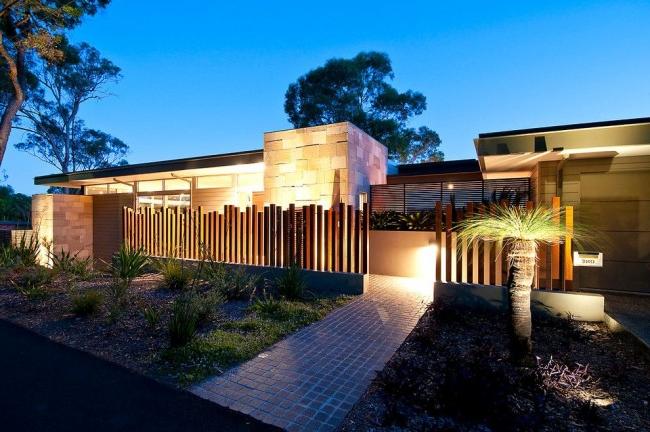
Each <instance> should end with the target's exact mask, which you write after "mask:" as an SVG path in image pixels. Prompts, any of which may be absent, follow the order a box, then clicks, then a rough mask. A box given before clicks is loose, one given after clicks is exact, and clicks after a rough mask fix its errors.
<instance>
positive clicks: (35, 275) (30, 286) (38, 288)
mask: <svg viewBox="0 0 650 432" xmlns="http://www.w3.org/2000/svg"><path fill="white" fill-rule="evenodd" d="M51 281H52V273H51V272H50V271H49V270H48V269H46V268H45V267H41V266H33V267H29V268H27V269H26V270H25V271H23V272H21V273H19V274H18V276H17V277H15V278H14V279H13V280H12V281H11V283H12V284H13V286H14V287H15V288H16V290H17V291H18V292H20V293H21V294H23V295H24V296H26V297H27V298H28V299H30V300H41V299H43V298H45V297H47V294H48V291H47V284H49V283H50V282H51Z"/></svg>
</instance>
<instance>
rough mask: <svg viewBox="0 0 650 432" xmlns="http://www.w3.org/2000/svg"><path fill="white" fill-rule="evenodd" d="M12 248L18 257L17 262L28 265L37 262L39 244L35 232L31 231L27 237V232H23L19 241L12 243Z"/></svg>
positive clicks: (33, 264)
mask: <svg viewBox="0 0 650 432" xmlns="http://www.w3.org/2000/svg"><path fill="white" fill-rule="evenodd" d="M12 248H13V249H14V253H15V254H16V257H17V258H18V264H20V265H22V266H25V267H30V266H35V265H36V264H37V263H38V251H39V249H40V244H39V243H38V235H37V234H36V232H33V233H32V235H31V236H29V238H28V236H27V233H23V235H22V236H21V237H20V241H18V243H17V244H15V245H13V246H12Z"/></svg>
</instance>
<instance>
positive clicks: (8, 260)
mask: <svg viewBox="0 0 650 432" xmlns="http://www.w3.org/2000/svg"><path fill="white" fill-rule="evenodd" d="M17 263H18V257H17V256H16V254H15V253H14V250H13V248H12V247H11V246H8V245H7V246H5V245H0V268H2V269H10V268H13V267H15V266H16V264H17Z"/></svg>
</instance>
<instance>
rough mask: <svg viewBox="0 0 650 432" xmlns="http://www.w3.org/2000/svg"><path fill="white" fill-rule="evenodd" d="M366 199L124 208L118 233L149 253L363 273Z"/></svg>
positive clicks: (366, 261) (365, 245)
mask: <svg viewBox="0 0 650 432" xmlns="http://www.w3.org/2000/svg"><path fill="white" fill-rule="evenodd" d="M367 214H368V212H367V204H364V208H363V210H356V209H354V208H353V207H352V206H351V205H345V204H340V205H338V206H336V207H333V208H331V209H324V208H323V206H320V205H313V204H312V205H308V206H302V207H296V206H295V205H293V204H290V205H289V208H287V209H283V208H282V207H280V206H276V205H273V204H271V205H268V206H265V207H264V208H259V209H258V207H257V206H255V205H253V206H250V207H246V208H238V207H235V206H232V205H227V206H225V207H224V209H223V211H221V212H220V211H209V212H206V211H204V210H203V209H202V208H201V207H199V208H197V209H183V210H180V209H179V210H175V209H170V208H166V209H160V210H152V209H150V208H140V209H137V210H134V209H132V208H128V207H124V209H123V213H122V215H123V216H122V217H123V220H122V227H123V238H124V241H125V243H126V244H127V245H129V246H130V247H134V248H144V250H145V251H146V253H147V254H149V255H151V256H159V257H165V256H167V257H168V256H173V257H177V258H184V259H200V258H202V257H205V258H209V259H213V260H216V261H223V262H228V263H238V264H251V265H262V266H272V267H288V266H289V265H290V264H291V263H293V262H295V263H296V264H298V265H299V266H300V267H301V268H304V269H309V270H319V271H336V272H349V273H367V272H368V230H369V220H368V218H367V217H366V215H367Z"/></svg>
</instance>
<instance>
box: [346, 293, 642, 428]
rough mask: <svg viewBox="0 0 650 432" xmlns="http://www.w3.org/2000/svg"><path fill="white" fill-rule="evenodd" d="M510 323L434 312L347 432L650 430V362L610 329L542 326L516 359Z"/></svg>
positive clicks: (496, 317) (493, 316) (538, 320)
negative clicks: (528, 351)
mask: <svg viewBox="0 0 650 432" xmlns="http://www.w3.org/2000/svg"><path fill="white" fill-rule="evenodd" d="M507 323H508V318H507V316H505V315H503V314H500V313H495V312H488V313H485V312H476V311H469V310H461V309H458V308H454V309H452V308H451V307H445V306H444V305H442V304H439V303H438V304H436V305H435V307H434V306H431V307H430V308H429V310H428V311H427V313H426V314H425V315H424V316H423V317H422V319H421V320H420V322H419V323H418V325H417V327H416V328H415V329H414V330H413V332H412V333H411V335H410V336H409V337H408V339H407V340H406V341H405V342H404V344H403V345H402V347H401V348H400V349H399V351H398V352H397V353H395V355H394V356H393V358H392V359H391V360H390V362H389V363H388V364H387V365H386V367H385V368H384V370H383V371H381V372H380V373H379V374H378V377H377V378H376V379H375V381H374V382H373V384H372V385H371V387H370V388H369V389H368V390H367V391H366V393H365V394H364V396H363V397H362V399H361V400H360V401H359V402H358V403H357V404H356V405H355V406H354V408H353V410H352V411H351V412H350V413H349V415H348V416H347V418H346V420H345V422H344V423H343V426H342V429H343V430H344V431H368V430H374V431H400V430H403V431H435V430H445V431H450V430H454V431H487V430H512V431H528V430H542V431H557V430H568V431H591V430H612V431H622V430H630V431H631V430H635V431H641V430H650V407H649V406H648V403H649V402H650V400H649V399H650V392H649V389H650V356H649V355H648V352H647V350H646V349H645V348H644V347H642V346H641V345H640V344H638V343H637V341H635V340H634V339H632V338H630V337H629V336H627V335H625V334H614V333H611V332H609V331H608V330H607V328H606V326H605V325H604V324H602V323H578V322H575V321H570V320H558V319H552V318H544V317H541V316H540V317H534V324H533V351H534V352H533V354H534V356H533V358H532V359H531V360H530V361H529V362H527V363H526V364H525V365H519V366H518V365H517V363H515V362H514V361H513V359H511V356H510V352H509V348H508V340H509V339H508V332H507V330H508V327H507Z"/></svg>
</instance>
